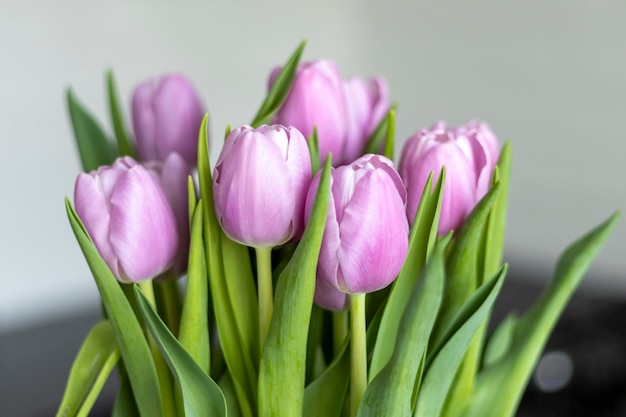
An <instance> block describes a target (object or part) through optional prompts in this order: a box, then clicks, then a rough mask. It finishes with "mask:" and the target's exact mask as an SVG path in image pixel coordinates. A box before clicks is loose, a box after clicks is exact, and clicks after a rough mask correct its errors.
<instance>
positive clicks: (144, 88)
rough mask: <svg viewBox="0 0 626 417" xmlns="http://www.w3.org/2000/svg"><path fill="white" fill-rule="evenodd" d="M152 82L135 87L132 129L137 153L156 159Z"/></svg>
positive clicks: (143, 156) (145, 158) (142, 157)
mask: <svg viewBox="0 0 626 417" xmlns="http://www.w3.org/2000/svg"><path fill="white" fill-rule="evenodd" d="M153 96H154V82H153V81H149V82H146V83H143V84H141V85H140V86H138V87H137V88H136V89H135V92H134V93H133V100H132V119H133V129H134V131H135V138H136V143H137V154H138V155H139V157H140V158H141V159H143V160H146V161H149V160H153V159H158V156H157V149H156V143H155V141H154V137H155V119H156V116H155V114H154V108H153V107H152V98H153Z"/></svg>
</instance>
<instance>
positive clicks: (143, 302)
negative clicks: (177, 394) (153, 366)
mask: <svg viewBox="0 0 626 417" xmlns="http://www.w3.org/2000/svg"><path fill="white" fill-rule="evenodd" d="M135 295H136V296H137V302H138V304H139V308H140V309H141V314H142V315H143V318H144V320H145V321H146V325H147V326H148V330H150V333H151V334H152V337H153V338H154V341H155V342H156V343H157V344H158V345H159V349H160V350H161V353H163V357H164V358H165V360H166V362H167V364H168V366H169V368H170V371H172V374H173V375H174V378H176V382H177V383H178V387H179V389H180V391H181V393H182V395H183V402H184V406H185V417H202V416H205V417H226V400H225V399H224V395H223V394H222V391H221V390H220V388H219V387H218V386H217V384H216V383H215V381H213V380H212V379H211V377H210V376H208V375H207V374H206V373H205V371H204V370H203V369H202V368H200V367H199V366H198V365H197V364H196V362H195V360H194V359H193V358H192V357H191V356H190V355H189V353H187V351H186V350H185V348H184V347H183V346H182V345H181V344H180V343H179V342H178V340H176V338H175V337H174V335H173V334H172V333H171V332H170V331H169V329H168V328H167V326H166V325H165V323H163V321H162V320H161V318H160V317H159V315H158V314H157V313H156V311H154V309H153V308H152V306H151V305H150V303H149V302H148V300H147V299H146V297H145V296H144V295H143V293H142V292H141V290H140V289H139V287H138V286H135Z"/></svg>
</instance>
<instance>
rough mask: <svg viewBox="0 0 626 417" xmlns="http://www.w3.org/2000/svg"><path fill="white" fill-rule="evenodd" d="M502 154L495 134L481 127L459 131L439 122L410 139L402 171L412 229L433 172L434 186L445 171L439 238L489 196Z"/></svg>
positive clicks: (470, 125) (471, 124)
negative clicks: (487, 194)
mask: <svg viewBox="0 0 626 417" xmlns="http://www.w3.org/2000/svg"><path fill="white" fill-rule="evenodd" d="M498 152H499V150H498V142H497V139H496V137H495V136H494V134H493V132H492V131H491V129H489V127H488V126H487V125H486V124H484V123H481V122H477V121H471V122H469V123H467V124H465V125H462V126H459V127H455V128H448V127H446V125H445V124H444V123H443V122H438V123H436V124H434V125H433V126H432V127H431V128H429V129H422V130H420V131H419V132H417V133H416V134H414V135H413V136H411V137H410V138H409V139H408V140H407V142H406V143H405V145H404V148H403V150H402V156H401V158H400V169H399V171H400V176H401V177H402V180H403V181H404V184H405V185H406V187H407V191H408V202H407V215H408V217H409V220H410V221H411V223H412V222H413V219H414V217H415V213H416V211H417V208H418V206H419V202H420V198H421V196H422V192H423V190H424V185H425V184H426V180H427V178H428V175H429V174H430V172H431V171H434V180H433V182H434V181H436V180H437V178H438V175H439V171H440V170H441V167H442V166H445V167H446V179H445V184H444V187H443V200H442V206H441V215H440V219H439V229H438V233H439V235H443V234H446V233H448V232H449V231H450V230H458V228H459V227H461V225H462V224H463V221H464V220H465V218H466V217H467V215H468V214H469V213H470V212H471V211H472V209H473V208H474V206H476V204H477V203H478V201H479V200H480V199H481V198H482V197H483V196H484V195H485V194H486V193H487V191H488V190H489V184H490V181H491V176H492V174H493V170H494V167H495V165H496V162H497V158H498Z"/></svg>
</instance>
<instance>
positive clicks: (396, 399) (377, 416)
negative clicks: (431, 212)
mask: <svg viewBox="0 0 626 417" xmlns="http://www.w3.org/2000/svg"><path fill="white" fill-rule="evenodd" d="M443 245H444V243H441V242H440V243H439V244H438V245H437V247H436V248H435V251H434V252H433V255H432V256H431V257H430V259H429V261H428V264H427V265H426V268H425V269H424V271H423V272H422V275H421V276H420V279H419V281H418V283H417V285H416V286H415V287H414V288H413V291H412V293H411V298H410V299H409V302H408V304H407V306H406V309H405V311H404V314H403V315H402V321H401V322H400V327H399V329H398V340H397V342H396V346H395V349H394V352H393V355H392V356H391V359H390V360H389V362H388V363H387V364H386V365H385V367H384V368H383V369H381V371H380V372H379V373H378V375H377V376H376V377H375V378H374V379H373V380H372V382H371V383H370V385H369V387H368V388H367V390H366V391H365V394H364V395H363V399H362V400H361V406H360V407H359V411H358V414H357V416H358V417H386V416H388V417H408V416H410V415H411V402H412V398H413V390H414V385H415V383H416V379H417V375H418V372H419V369H420V365H421V364H422V358H423V355H424V352H425V351H426V347H427V344H428V339H429V336H430V333H431V332H432V330H433V327H434V324H435V319H436V318H437V312H438V311H439V307H440V305H441V301H442V297H443V286H444V274H445V271H444V264H443V253H442V252H443Z"/></svg>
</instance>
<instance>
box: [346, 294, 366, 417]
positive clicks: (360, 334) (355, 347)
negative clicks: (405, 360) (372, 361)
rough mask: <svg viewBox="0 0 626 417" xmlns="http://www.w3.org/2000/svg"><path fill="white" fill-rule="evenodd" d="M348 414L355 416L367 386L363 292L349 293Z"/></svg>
mask: <svg viewBox="0 0 626 417" xmlns="http://www.w3.org/2000/svg"><path fill="white" fill-rule="evenodd" d="M350 332H351V335H352V336H351V339H350V416H351V417H355V416H356V413H357V411H358V410H359V404H360V403H361V398H362V397H363V393H365V389H366V388H367V348H366V333H365V294H350Z"/></svg>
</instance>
